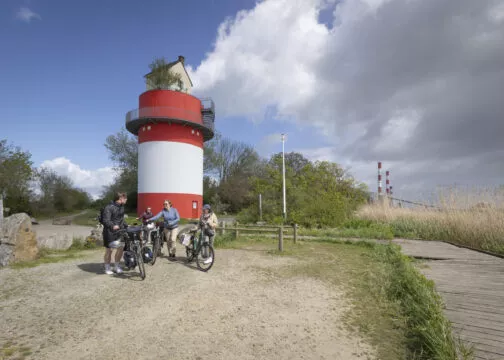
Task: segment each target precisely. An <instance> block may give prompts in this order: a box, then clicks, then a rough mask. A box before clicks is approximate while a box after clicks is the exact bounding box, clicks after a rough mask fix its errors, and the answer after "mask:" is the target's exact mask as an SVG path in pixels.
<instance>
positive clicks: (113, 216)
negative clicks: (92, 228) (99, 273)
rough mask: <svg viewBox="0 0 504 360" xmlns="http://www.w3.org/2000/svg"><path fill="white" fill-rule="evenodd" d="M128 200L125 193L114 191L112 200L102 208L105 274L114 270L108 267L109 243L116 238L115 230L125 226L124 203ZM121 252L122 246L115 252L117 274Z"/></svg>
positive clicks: (109, 258) (119, 269)
mask: <svg viewBox="0 0 504 360" xmlns="http://www.w3.org/2000/svg"><path fill="white" fill-rule="evenodd" d="M126 201H128V198H127V195H126V193H122V192H119V193H116V194H115V196H114V201H112V202H111V203H110V204H108V205H107V206H105V208H104V209H103V219H102V221H103V246H105V256H104V259H103V260H104V265H105V274H108V275H111V274H113V273H114V272H113V271H112V270H111V269H110V261H111V258H112V248H110V247H109V244H110V243H111V242H113V241H114V240H117V230H119V229H121V228H125V227H127V225H126V223H125V222H124V204H126ZM122 254H123V248H122V247H119V248H117V249H116V252H115V272H116V273H118V274H121V273H122V269H121V267H120V266H119V262H120V261H121V257H122Z"/></svg>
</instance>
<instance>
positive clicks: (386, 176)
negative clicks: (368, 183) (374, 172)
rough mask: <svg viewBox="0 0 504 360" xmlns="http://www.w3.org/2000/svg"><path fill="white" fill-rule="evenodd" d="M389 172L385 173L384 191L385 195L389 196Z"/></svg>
mask: <svg viewBox="0 0 504 360" xmlns="http://www.w3.org/2000/svg"><path fill="white" fill-rule="evenodd" d="M389 175H390V171H388V170H387V171H386V172H385V191H386V192H387V195H390V179H389Z"/></svg>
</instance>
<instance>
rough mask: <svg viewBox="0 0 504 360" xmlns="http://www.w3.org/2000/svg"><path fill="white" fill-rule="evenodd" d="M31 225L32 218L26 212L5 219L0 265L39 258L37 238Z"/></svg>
mask: <svg viewBox="0 0 504 360" xmlns="http://www.w3.org/2000/svg"><path fill="white" fill-rule="evenodd" d="M31 226H32V224H31V219H30V217H29V216H28V215H27V214H25V213H20V214H13V215H11V216H9V217H6V218H4V219H3V221H2V226H1V229H0V230H1V231H0V266H7V265H8V264H10V263H12V262H15V261H29V260H35V259H36V258H37V255H38V247H37V239H36V237H35V233H34V232H33V231H32V227H31Z"/></svg>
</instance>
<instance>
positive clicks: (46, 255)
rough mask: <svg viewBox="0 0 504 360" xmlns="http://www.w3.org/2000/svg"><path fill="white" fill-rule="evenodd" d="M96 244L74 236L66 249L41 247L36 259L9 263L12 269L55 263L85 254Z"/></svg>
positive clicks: (94, 247) (95, 247)
mask: <svg viewBox="0 0 504 360" xmlns="http://www.w3.org/2000/svg"><path fill="white" fill-rule="evenodd" d="M97 248H98V246H96V244H94V243H92V242H87V241H84V240H83V239H80V238H74V240H73V242H72V246H70V248H69V249H68V250H53V249H47V248H42V249H40V250H39V254H38V257H37V259H35V260H31V261H19V262H14V263H12V264H10V267H11V268H12V269H26V268H32V267H36V266H39V265H42V264H51V263H57V262H62V261H67V260H72V259H77V258H79V257H82V256H84V255H85V251H86V250H94V249H97Z"/></svg>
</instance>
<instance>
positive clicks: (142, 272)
mask: <svg viewBox="0 0 504 360" xmlns="http://www.w3.org/2000/svg"><path fill="white" fill-rule="evenodd" d="M136 257H137V264H138V271H140V278H141V279H142V280H144V279H145V275H146V274H145V264H144V261H143V257H142V254H141V253H139V252H136Z"/></svg>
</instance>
